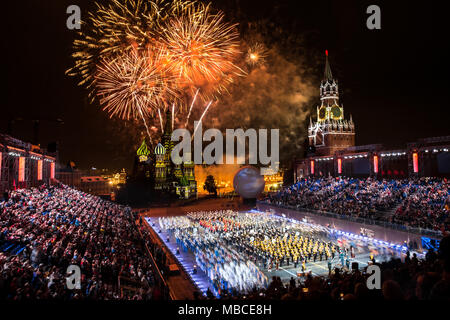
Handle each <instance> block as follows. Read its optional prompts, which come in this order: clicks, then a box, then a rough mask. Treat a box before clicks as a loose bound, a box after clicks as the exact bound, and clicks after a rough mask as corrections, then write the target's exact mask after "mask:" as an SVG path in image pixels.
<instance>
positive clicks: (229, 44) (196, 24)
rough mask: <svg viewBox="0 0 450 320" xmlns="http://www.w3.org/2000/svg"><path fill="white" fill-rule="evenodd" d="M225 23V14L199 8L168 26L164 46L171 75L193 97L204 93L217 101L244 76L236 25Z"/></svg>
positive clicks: (192, 7)
mask: <svg viewBox="0 0 450 320" xmlns="http://www.w3.org/2000/svg"><path fill="white" fill-rule="evenodd" d="M223 20H224V16H223V13H221V12H219V13H217V14H213V13H212V12H211V11H210V7H209V5H208V6H204V5H201V4H196V5H191V6H189V7H188V8H187V10H186V11H184V12H183V14H181V15H179V16H175V17H173V18H171V19H168V21H167V23H166V24H165V26H164V32H163V34H164V36H163V37H162V43H163V46H164V51H165V52H166V55H167V60H168V61H169V63H170V65H171V71H172V72H173V73H174V75H175V77H176V78H177V81H178V85H179V87H180V88H182V89H183V90H187V91H188V92H189V93H190V96H192V95H194V93H196V91H197V89H200V94H199V95H200V96H201V97H202V98H203V100H212V99H216V98H217V96H218V95H220V94H221V93H223V92H225V91H226V86H227V85H228V84H230V83H231V82H233V78H234V77H235V76H238V75H243V74H244V71H243V70H241V69H240V68H239V67H238V66H237V65H236V64H235V61H236V59H237V57H238V55H239V53H240V52H239V40H238V39H239V37H238V32H237V30H236V25H233V24H228V23H225V22H224V21H223Z"/></svg>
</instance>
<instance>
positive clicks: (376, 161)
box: [373, 156, 378, 173]
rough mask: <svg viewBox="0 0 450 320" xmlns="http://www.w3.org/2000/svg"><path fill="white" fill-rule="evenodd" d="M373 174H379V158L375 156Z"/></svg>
mask: <svg viewBox="0 0 450 320" xmlns="http://www.w3.org/2000/svg"><path fill="white" fill-rule="evenodd" d="M373 172H375V173H378V156H373Z"/></svg>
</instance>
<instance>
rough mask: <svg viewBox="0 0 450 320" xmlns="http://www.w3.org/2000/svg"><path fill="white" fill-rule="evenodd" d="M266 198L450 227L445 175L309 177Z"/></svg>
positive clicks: (429, 226) (278, 202)
mask: <svg viewBox="0 0 450 320" xmlns="http://www.w3.org/2000/svg"><path fill="white" fill-rule="evenodd" d="M265 201H266V202H267V203H270V204H274V205H279V206H287V207H291V208H296V209H312V210H317V211H322V212H324V211H325V212H331V213H336V214H339V215H347V216H354V217H362V218H369V219H374V220H390V221H391V222H394V223H398V224H402V225H408V226H413V227H421V228H426V229H432V230H449V227H450V219H449V205H450V197H449V184H448V182H447V181H446V180H445V179H437V178H434V179H432V178H420V179H403V180H376V179H373V178H366V179H357V178H345V177H336V178H335V177H324V178H306V179H301V180H300V181H299V182H297V183H295V184H293V185H292V186H289V187H287V188H284V189H283V190H281V191H279V192H277V193H275V194H270V195H268V197H267V198H265ZM397 208H398V209H397ZM391 210H395V212H394V215H392V216H390V215H389V214H386V213H387V212H389V211H391Z"/></svg>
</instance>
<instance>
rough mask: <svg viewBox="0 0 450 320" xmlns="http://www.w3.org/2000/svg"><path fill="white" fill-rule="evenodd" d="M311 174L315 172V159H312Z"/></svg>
mask: <svg viewBox="0 0 450 320" xmlns="http://www.w3.org/2000/svg"><path fill="white" fill-rule="evenodd" d="M311 174H314V160H311Z"/></svg>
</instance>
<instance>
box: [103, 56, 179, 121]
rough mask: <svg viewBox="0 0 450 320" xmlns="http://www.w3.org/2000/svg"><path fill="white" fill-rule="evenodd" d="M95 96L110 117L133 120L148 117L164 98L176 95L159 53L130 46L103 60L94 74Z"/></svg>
mask: <svg viewBox="0 0 450 320" xmlns="http://www.w3.org/2000/svg"><path fill="white" fill-rule="evenodd" d="M95 80H96V87H97V95H98V96H99V97H100V103H101V104H102V105H104V107H103V110H105V111H107V112H108V113H109V114H110V116H111V117H112V116H118V117H120V118H122V119H136V118H137V117H143V116H149V115H150V114H153V112H154V111H155V110H156V109H158V108H159V107H160V106H161V105H162V104H163V103H164V99H166V98H167V97H169V96H176V93H175V92H174V91H172V89H171V88H172V85H171V84H170V81H171V80H170V77H168V76H167V75H165V74H164V71H163V70H161V64H160V56H159V55H158V54H154V53H153V52H151V51H149V50H142V51H138V50H135V49H131V50H128V51H125V52H124V53H122V54H119V55H117V56H115V57H114V58H110V59H104V60H103V61H102V63H100V64H99V65H98V70H97V73H96V74H95Z"/></svg>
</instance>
